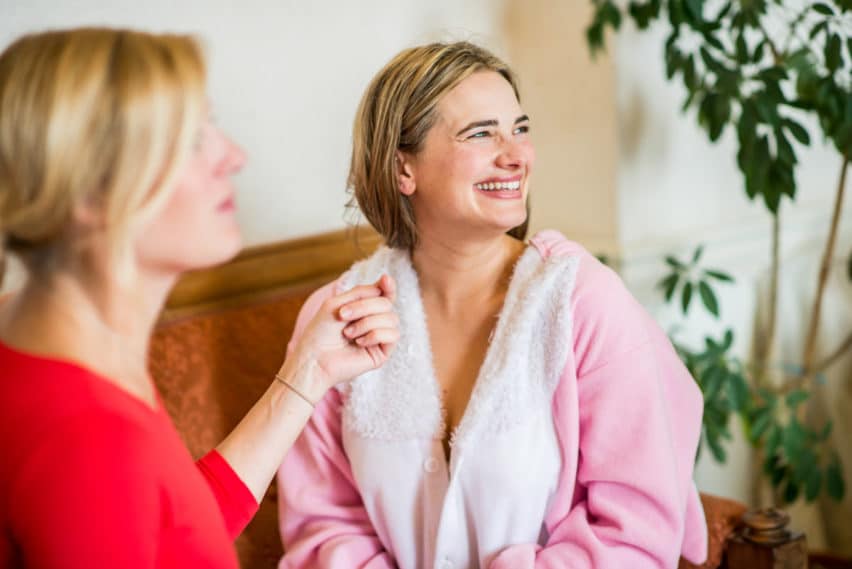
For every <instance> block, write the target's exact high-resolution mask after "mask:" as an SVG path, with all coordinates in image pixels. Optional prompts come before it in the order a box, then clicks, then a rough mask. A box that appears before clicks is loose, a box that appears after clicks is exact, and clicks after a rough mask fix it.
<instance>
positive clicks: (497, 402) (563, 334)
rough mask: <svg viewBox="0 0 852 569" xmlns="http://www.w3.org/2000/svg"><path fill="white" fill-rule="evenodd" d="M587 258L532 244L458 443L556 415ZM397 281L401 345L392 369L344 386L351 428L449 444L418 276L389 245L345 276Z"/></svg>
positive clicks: (352, 282)
mask: <svg viewBox="0 0 852 569" xmlns="http://www.w3.org/2000/svg"><path fill="white" fill-rule="evenodd" d="M577 265H578V258H576V257H572V256H552V257H548V258H542V256H541V254H540V253H539V251H538V250H537V249H536V248H535V247H533V246H528V247H527V249H526V251H524V253H523V255H522V256H521V258H520V259H519V260H518V262H517V264H516V266H515V270H514V273H513V275H512V280H511V282H510V284H509V290H508V292H507V294H506V299H505V301H504V305H503V309H502V310H501V312H500V316H499V320H498V322H497V326H496V328H495V330H494V334H493V337H492V340H491V343H490V344H489V347H488V351H487V353H486V355H485V360H484V361H483V364H482V368H481V369H480V371H479V376H478V377H477V380H476V385H475V386H474V389H473V393H472V394H471V397H470V402H469V403H468V406H467V409H466V410H465V414H464V416H463V417H462V420H461V422H460V423H459V425H458V428H457V430H456V432H455V433H453V440H452V444H453V446H454V447H462V446H464V445H465V444H469V443H470V442H471V441H473V440H475V439H477V438H480V437H482V436H488V435H489V434H495V433H499V432H502V431H505V430H507V429H510V428H512V427H513V426H514V425H517V424H518V423H520V422H521V421H523V420H524V419H525V418H527V417H529V416H530V413H541V412H546V411H547V410H549V408H550V404H551V399H552V396H553V391H554V389H555V388H556V384H557V382H558V380H559V377H560V375H561V373H562V371H563V368H564V366H565V362H566V361H567V357H568V352H569V350H570V349H571V346H572V343H573V342H572V336H571V332H572V330H571V326H572V317H571V307H570V304H571V295H572V292H573V289H574V281H575V277H576V273H577ZM382 273H388V274H390V275H391V276H393V277H394V279H396V282H397V290H398V293H397V298H396V303H395V306H396V309H397V311H398V314H399V318H400V330H401V337H400V340H399V343H398V345H397V347H396V350H395V351H394V352H393V354H392V355H391V357H390V358H389V360H388V362H387V363H385V365H384V366H383V367H382V368H381V369H379V370H375V371H371V372H368V373H366V374H363V375H361V376H359V377H358V378H356V379H355V380H354V381H353V382H352V383H350V384H349V385H348V386H346V387H344V388H342V392H343V394H344V398H345V406H344V413H343V425H344V428H346V429H349V430H351V431H354V432H355V433H356V434H358V435H360V436H362V437H366V438H375V439H381V440H388V441H389V440H404V439H413V438H427V439H440V438H442V437H443V435H444V430H445V422H444V420H445V419H444V416H445V413H444V409H443V406H442V403H441V397H440V388H439V387H438V383H437V380H436V378H435V373H434V366H433V362H432V351H431V348H430V344H429V333H428V328H427V326H426V317H425V313H424V310H423V304H422V301H421V297H420V286H419V283H418V279H417V274H416V273H415V271H414V268H413V267H412V265H411V260H410V258H409V254H408V252H407V251H403V250H399V249H389V248H387V247H382V248H380V249H379V250H378V251H376V252H375V253H374V254H373V255H372V256H370V257H369V258H368V259H365V260H364V261H361V262H359V263H356V264H355V265H353V266H352V268H351V269H350V270H349V271H348V272H347V273H346V274H344V275H343V277H342V278H341V283H342V285H343V288H344V289H348V288H351V287H353V286H356V285H359V284H364V283H370V282H375V280H376V279H378V277H379V276H380V275H381V274H382Z"/></svg>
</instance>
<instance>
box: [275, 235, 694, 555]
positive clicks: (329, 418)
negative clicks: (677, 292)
mask: <svg viewBox="0 0 852 569" xmlns="http://www.w3.org/2000/svg"><path fill="white" fill-rule="evenodd" d="M530 246H531V247H533V248H534V249H535V251H536V252H537V254H538V255H540V257H541V260H540V261H541V262H542V263H547V262H551V261H554V262H556V261H559V260H562V259H568V258H571V259H576V260H577V262H576V267H577V268H576V274H575V275H574V276H573V277H572V278H573V279H574V282H573V288H572V290H571V291H570V297H569V298H568V299H566V302H565V304H564V306H565V307H566V308H565V310H567V311H570V314H569V315H567V316H570V318H571V327H570V331H571V338H570V342H571V343H570V347H571V349H569V350H567V359H566V361H565V364H564V366H562V367H561V368H560V369H561V370H562V371H561V373H560V374H558V381H557V382H556V384H555V387H554V389H553V390H552V400H551V403H550V408H551V415H552V421H553V429H554V430H555V433H556V438H557V440H558V447H557V448H558V454H559V455H560V456H559V457H558V458H559V461H560V463H561V468H560V469H559V471H558V477H557V479H556V480H555V481H554V484H555V488H556V490H555V492H554V493H552V494H550V495H549V499H548V501H547V509H546V512H545V514H544V516H543V518H542V519H541V520H538V521H536V522H535V523H538V524H541V526H542V528H543V531H542V532H541V537H540V538H539V539H538V540H536V539H530V540H529V541H528V542H508V543H505V544H503V545H502V546H501V547H500V548H499V550H497V551H496V552H493V553H488V552H480V553H481V555H480V558H479V560H476V561H470V562H469V563H470V564H471V566H477V567H479V566H482V567H486V566H487V567H489V568H490V569H527V568H530V569H532V568H536V569H545V568H553V569H556V568H576V569H581V568H591V567H599V568H621V567H630V568H646V567H647V568H668V567H675V566H676V565H677V560H678V557H679V556H680V555H683V556H684V557H685V558H687V559H689V560H691V561H693V562H700V561H703V559H704V558H705V557H706V553H707V534H706V524H705V520H704V514H703V511H702V509H701V504H700V501H699V499H698V493H697V491H696V489H695V486H694V484H693V482H692V470H693V461H694V458H695V452H696V446H697V444H698V438H699V434H700V426H701V413H702V399H701V394H700V391H699V390H698V388H697V386H696V385H695V382H694V380H693V379H692V378H691V377H690V376H689V374H688V372H687V371H686V369H685V368H684V366H683V365H682V363H681V362H680V360H679V359H678V357H677V355H676V353H675V352H674V350H673V349H672V346H671V344H670V342H669V341H668V339H667V338H666V336H665V334H664V333H663V332H662V330H660V328H659V327H658V326H657V325H656V324H655V323H654V322H653V320H652V319H651V317H650V316H649V315H648V314H647V313H646V312H645V310H644V309H643V308H642V307H641V306H640V305H639V304H638V303H637V302H636V301H635V299H633V297H632V296H631V295H630V294H629V293H628V292H627V290H626V289H625V288H624V286H623V284H622V283H621V281H620V280H619V279H618V277H617V276H616V275H615V274H614V273H613V272H612V271H611V270H609V269H608V268H607V267H605V266H603V265H601V264H600V263H599V262H598V261H597V260H596V259H595V258H594V257H593V256H592V255H590V254H589V253H588V252H587V251H585V250H584V249H583V248H582V247H581V246H580V245H578V244H576V243H572V242H570V241H568V240H566V239H565V238H564V237H563V236H562V235H561V234H559V233H557V232H555V231H543V232H541V233H539V234H537V235H536V236H535V237H534V238H533V239H532V240H531V241H530ZM513 278H514V277H513ZM335 286H337V283H332V284H330V285H328V286H326V287H323V288H322V289H320V290H319V291H317V292H316V293H315V294H314V295H312V297H311V298H310V299H309V300H308V302H306V304H305V306H304V307H303V309H302V311H301V313H300V315H299V319H298V322H297V325H296V330H295V332H294V335H293V338H294V340H293V341H295V340H296V339H297V338H298V336H299V334H300V333H301V331H302V330H303V329H304V326H305V325H306V324H307V322H308V321H309V320H310V319H311V318H312V317H313V315H314V314H315V312H316V310H317V309H318V307H319V305H320V304H321V303H322V302H323V301H324V300H325V299H326V298H328V297H329V296H331V295H332V294H333V290H334V287H335ZM502 318H503V317H502V316H501V319H502ZM543 341H544V339H543ZM291 345H292V343H291ZM347 403H348V398H347V392H346V391H345V390H344V391H342V392H341V391H338V390H332V391H331V392H329V394H328V395H327V396H326V397H325V399H324V400H323V401H322V402H321V403H320V404H319V405H318V406H317V409H316V411H315V413H314V416H313V418H312V419H311V422H310V423H309V425H308V427H307V428H306V430H305V432H304V433H303V435H302V436H301V437H300V439H299V440H298V441H297V444H296V446H295V447H294V449H293V450H292V451H291V453H290V454H289V455H288V457H287V459H286V460H285V462H284V464H283V465H282V468H281V471H280V472H279V477H278V480H279V489H280V504H281V511H280V514H281V516H280V519H281V536H282V540H283V543H284V546H285V552H286V553H285V556H284V557H283V558H282V561H281V563H280V565H279V567H280V568H282V569H283V568H307V567H327V568H333V569H337V568H340V569H343V568H347V569H348V568H355V567H364V568H392V567H397V564H398V561H397V559H396V557H395V556H394V553H393V550H392V546H394V545H395V544H394V543H391V540H390V538H388V537H387V535H388V532H389V531H395V532H397V533H399V532H400V531H402V532H403V533H404V532H407V531H410V532H417V531H422V528H420V525H422V518H423V516H424V512H422V511H411V512H410V515H409V516H408V518H410V519H402V520H400V519H398V518H399V516H398V515H397V516H396V517H395V518H394V517H393V516H391V517H392V518H393V519H392V525H393V527H391V528H390V529H388V528H387V527H386V526H387V525H388V520H387V519H384V517H383V515H382V511H381V508H382V506H381V502H380V501H379V502H377V501H375V500H372V499H371V500H367V498H369V497H368V496H362V492H361V489H360V488H359V483H358V481H357V480H356V476H355V474H353V468H352V464H354V463H355V462H357V460H358V457H357V456H350V455H349V454H348V452H358V451H357V449H356V448H355V447H352V448H349V449H347V448H346V445H345V440H346V439H347V437H346V433H345V432H344V430H345V429H347V425H346V421H345V420H344V419H343V417H344V416H346V406H347ZM466 413H467V412H466ZM353 461H354V462H353ZM382 469H383V465H382V464H377V465H375V467H374V471H375V472H374V473H372V474H371V476H374V477H376V478H378V480H379V481H381V478H382V476H383V471H382ZM361 470H363V469H361ZM361 476H363V473H362V474H361ZM546 482H547V481H542V483H546ZM383 491H384V492H385V493H387V494H388V495H389V496H391V497H392V496H393V488H390V489H385V490H383ZM401 491H402V490H401ZM524 500H525V496H516V497H514V498H512V497H511V496H510V497H508V498H507V497H501V499H500V500H499V501H495V503H494V504H493V512H494V513H493V516H489V517H488V518H487V519H486V518H483V517H481V516H480V517H479V518H477V517H476V516H475V515H473V514H472V515H471V516H469V517H468V518H469V519H468V520H467V523H468V525H470V526H473V527H469V528H467V534H465V535H475V534H476V533H478V532H481V533H487V530H488V527H487V526H488V525H489V524H491V523H499V522H497V521H489V520H498V519H501V517H503V516H512V515H513V507H512V502H513V501H517V502H518V503H521V502H523V501H524ZM365 503H369V504H370V511H368V509H367V507H365ZM376 504H379V505H378V506H377V505H376ZM426 506H427V507H426V509H427V510H428V509H429V504H427V505H426ZM434 507H436V508H439V509H440V507H441V505H440V504H436V505H434ZM371 513H372V517H371ZM427 517H428V516H427ZM433 518H434V516H433ZM409 526H410V527H409ZM380 535H382V536H385V541H388V542H389V543H383V541H382V537H380ZM414 541H415V543H416V542H417V539H416V536H415V540H414ZM397 547H398V546H397ZM403 553H408V552H399V551H397V552H396V554H397V557H399V558H402V557H403V556H404V555H403ZM409 557H410V556H409ZM442 563H446V565H442ZM426 564H428V565H430V566H435V567H443V566H446V567H450V566H451V563H450V562H449V561H446V560H445V561H442V559H439V558H435V559H429V560H428V561H427V562H426ZM406 569H407V568H406Z"/></svg>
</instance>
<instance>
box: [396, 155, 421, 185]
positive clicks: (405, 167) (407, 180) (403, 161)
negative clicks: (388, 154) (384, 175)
mask: <svg viewBox="0 0 852 569" xmlns="http://www.w3.org/2000/svg"><path fill="white" fill-rule="evenodd" d="M396 183H397V187H398V188H399V191H400V193H402V195H404V196H411V195H412V194H414V192H415V191H416V190H417V184H415V183H414V167H413V164H412V157H411V156H410V155H408V154H406V153H405V152H402V151H401V150H397V151H396Z"/></svg>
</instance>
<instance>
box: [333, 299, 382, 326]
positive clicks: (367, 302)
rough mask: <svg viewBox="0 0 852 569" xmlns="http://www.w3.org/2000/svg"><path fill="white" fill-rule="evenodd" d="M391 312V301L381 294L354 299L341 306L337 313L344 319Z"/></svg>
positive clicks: (355, 318)
mask: <svg viewBox="0 0 852 569" xmlns="http://www.w3.org/2000/svg"><path fill="white" fill-rule="evenodd" d="M392 312H393V302H392V301H391V300H390V299H387V298H385V297H383V296H379V297H374V298H366V299H362V300H355V301H353V302H350V303H349V304H346V305H345V306H343V307H342V308H341V309H340V311H339V312H338V314H339V315H340V317H341V318H342V319H344V320H350V321H351V320H358V319H359V318H365V317H367V316H371V315H373V314H384V313H392Z"/></svg>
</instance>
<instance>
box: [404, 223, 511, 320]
mask: <svg viewBox="0 0 852 569" xmlns="http://www.w3.org/2000/svg"><path fill="white" fill-rule="evenodd" d="M523 250H524V244H523V243H522V242H521V241H518V240H517V239H514V238H512V237H509V236H508V235H500V236H499V237H496V238H490V239H483V240H479V241H474V240H466V241H463V242H462V241H456V240H450V239H441V238H429V237H427V238H423V239H421V240H420V242H419V243H418V245H417V247H415V249H414V251H413V252H412V255H411V259H412V264H413V265H414V269H415V271H417V275H418V279H419V281H420V289H421V293H422V294H423V296H424V298H428V299H430V300H431V301H433V302H434V303H435V304H436V306H438V307H440V308H441V310H442V311H444V312H446V313H448V314H454V313H461V312H464V310H465V308H466V307H470V306H472V305H479V304H482V303H483V302H485V303H488V302H491V301H492V300H493V299H495V298H497V299H498V300H500V301H501V302H502V298H503V296H504V295H505V293H506V290H507V289H508V286H509V280H510V278H511V275H512V269H513V267H514V265H515V262H516V261H517V260H518V257H520V255H521V253H523Z"/></svg>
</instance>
